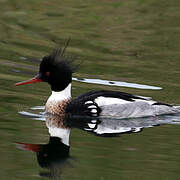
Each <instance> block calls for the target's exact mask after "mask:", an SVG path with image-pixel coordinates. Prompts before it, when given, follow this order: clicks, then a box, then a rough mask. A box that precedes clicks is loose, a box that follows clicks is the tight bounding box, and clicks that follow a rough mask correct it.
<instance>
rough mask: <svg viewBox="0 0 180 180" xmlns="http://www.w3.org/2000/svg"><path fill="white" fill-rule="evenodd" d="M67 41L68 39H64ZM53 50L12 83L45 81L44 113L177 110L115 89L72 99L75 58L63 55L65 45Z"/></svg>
mask: <svg viewBox="0 0 180 180" xmlns="http://www.w3.org/2000/svg"><path fill="white" fill-rule="evenodd" d="M68 42H69V41H68ZM68 42H67V43H66V46H65V48H64V49H63V50H62V49H61V48H59V49H57V50H56V51H54V52H53V53H51V54H50V55H49V56H45V57H43V59H42V61H41V63H40V69H39V73H38V75H37V76H35V77H34V78H32V79H30V80H27V81H23V82H19V83H16V85H17V86H18V85H24V84H30V83H36V82H47V83H48V84H50V86H51V90H52V94H51V96H50V97H49V99H48V100H47V103H46V112H48V113H52V114H58V115H62V114H64V115H65V114H70V115H80V116H90V117H116V118H133V117H144V116H156V115H161V114H173V113H178V112H180V111H179V109H178V108H177V107H176V106H172V105H169V104H165V103H160V102H156V101H154V100H152V99H151V98H149V97H143V96H137V95H132V94H129V93H124V92H119V91H107V90H101V91H91V92H88V93H85V94H82V95H80V96H79V97H76V98H74V99H72V97H71V82H72V73H74V70H75V67H74V66H73V64H72V63H73V61H74V60H75V58H73V57H69V56H66V55H65V50H66V47H67V46H68Z"/></svg>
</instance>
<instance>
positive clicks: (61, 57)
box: [49, 38, 79, 73]
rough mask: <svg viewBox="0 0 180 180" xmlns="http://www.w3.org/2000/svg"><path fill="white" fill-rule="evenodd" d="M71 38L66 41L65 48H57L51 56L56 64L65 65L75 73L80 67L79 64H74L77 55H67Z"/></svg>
mask: <svg viewBox="0 0 180 180" xmlns="http://www.w3.org/2000/svg"><path fill="white" fill-rule="evenodd" d="M69 42H70V38H69V39H68V40H67V41H66V44H65V46H64V48H63V49H62V48H57V49H56V50H54V51H53V52H52V53H51V54H50V55H49V58H50V59H51V60H52V62H53V64H54V65H55V66H65V67H68V68H69V69H70V71H71V72H72V73H73V72H75V71H76V69H77V68H78V67H79V64H77V65H74V64H73V62H74V61H75V60H76V59H77V56H67V55H65V53H66V49H67V47H68V45H69Z"/></svg>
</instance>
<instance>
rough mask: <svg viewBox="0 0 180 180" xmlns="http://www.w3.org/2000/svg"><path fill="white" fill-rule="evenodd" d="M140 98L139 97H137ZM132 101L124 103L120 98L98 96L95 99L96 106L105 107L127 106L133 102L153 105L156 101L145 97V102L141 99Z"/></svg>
mask: <svg viewBox="0 0 180 180" xmlns="http://www.w3.org/2000/svg"><path fill="white" fill-rule="evenodd" d="M139 97H140V96H139ZM133 100H134V101H126V100H124V99H120V98H112V97H111V98H110V97H103V96H100V97H98V98H96V99H95V102H96V103H97V104H98V106H107V105H112V104H119V105H120V104H121V105H122V104H127V103H135V102H146V103H148V104H150V105H152V104H154V103H155V102H156V101H153V100H151V98H150V97H146V99H145V100H143V99H133Z"/></svg>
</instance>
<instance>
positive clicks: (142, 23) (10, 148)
mask: <svg viewBox="0 0 180 180" xmlns="http://www.w3.org/2000/svg"><path fill="white" fill-rule="evenodd" d="M179 17H180V2H179V1H178V0H172V1H165V0H159V1H157V0H144V1H142V0H127V1H121V0H115V1H108V0H101V1H95V0H92V1H88V0H83V1H82V0H77V1H73V0H61V1H58V0H52V1H48V0H38V1H35V0H29V1H26V0H0V104H1V105H0V134H1V141H0V142H1V143H0V154H1V163H0V177H1V179H3V180H11V179H12V180H16V179H17V180H20V179H33V180H35V179H46V178H44V177H40V176H39V173H40V172H43V171H46V170H45V169H42V168H41V167H40V166H39V165H38V163H37V161H36V156H35V154H34V153H31V152H27V151H23V150H20V149H17V148H16V146H15V144H14V142H16V141H19V142H29V143H47V142H48V139H49V135H48V131H47V128H46V125H45V123H44V122H43V121H35V120H32V119H30V118H27V117H24V116H21V115H19V114H18V112H19V111H24V110H25V111H26V110H28V109H29V108H30V107H33V106H37V105H44V104H45V102H46V100H47V98H48V96H49V94H50V89H49V87H48V86H47V85H46V84H45V83H41V84H34V85H27V86H22V87H21V86H20V87H15V86H14V83H16V82H18V81H22V80H25V79H28V78H30V77H32V76H33V75H35V74H36V72H37V70H38V63H39V62H38V59H40V58H41V57H42V56H44V55H47V54H48V53H49V52H50V51H51V50H52V49H53V48H56V47H59V46H62V45H64V42H65V40H66V39H67V38H69V37H71V43H70V47H69V48H68V50H67V51H68V53H69V54H71V55H76V56H78V59H77V62H78V63H79V62H81V66H80V68H79V70H78V71H77V72H76V73H75V74H74V77H77V78H97V79H107V80H114V81H127V82H133V83H141V84H148V85H153V86H159V87H162V88H163V90H140V89H132V88H122V87H113V86H112V87H111V86H103V85H96V84H86V83H81V82H73V89H72V93H73V96H74V97H75V96H77V95H80V94H81V93H84V92H87V91H89V90H92V89H94V90H99V89H107V90H110V89H111V90H121V91H126V92H129V93H134V94H139V95H144V96H151V97H153V98H154V99H156V100H158V101H162V102H166V103H175V104H180V98H179V97H180V95H179V91H180V86H179V77H180V72H179V66H180V61H179V59H180V53H179V49H180V38H179V37H180V21H179ZM27 58H28V59H30V60H28V59H27ZM33 58H36V60H34V59H33ZM179 137H180V126H179V125H162V126H157V127H153V128H148V129H144V131H142V132H140V133H136V134H135V133H134V134H122V135H120V136H119V137H112V138H102V137H98V136H95V135H92V134H89V133H87V132H84V131H82V130H79V129H73V130H72V132H71V137H70V145H71V150H70V155H71V157H72V159H70V160H69V161H70V162H68V163H67V164H65V165H64V166H63V167H61V168H60V169H59V172H57V176H56V179H82V180H84V179H95V180H96V179H97V180H109V179H111V180H112V179H113V180H114V179H122V180H129V179H147V180H156V179H158V180H172V179H173V180H176V179H180V174H179V170H180V143H179ZM57 171H58V170H57Z"/></svg>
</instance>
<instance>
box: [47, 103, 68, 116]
mask: <svg viewBox="0 0 180 180" xmlns="http://www.w3.org/2000/svg"><path fill="white" fill-rule="evenodd" d="M69 101H70V99H67V100H63V101H60V102H57V101H55V100H54V101H49V102H47V103H46V112H48V113H51V114H57V115H63V114H64V115H65V109H66V106H67V104H68V103H69Z"/></svg>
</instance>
